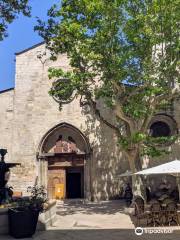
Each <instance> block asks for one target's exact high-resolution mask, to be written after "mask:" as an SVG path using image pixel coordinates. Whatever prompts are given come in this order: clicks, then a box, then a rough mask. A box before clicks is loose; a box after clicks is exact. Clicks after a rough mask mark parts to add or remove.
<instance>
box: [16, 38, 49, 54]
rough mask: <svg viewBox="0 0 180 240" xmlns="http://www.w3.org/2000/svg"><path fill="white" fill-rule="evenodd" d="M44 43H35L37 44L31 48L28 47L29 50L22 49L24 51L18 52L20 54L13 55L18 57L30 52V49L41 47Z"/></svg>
mask: <svg viewBox="0 0 180 240" xmlns="http://www.w3.org/2000/svg"><path fill="white" fill-rule="evenodd" d="M44 43H45V41H43V42H40V43H37V44H34V45H33V46H31V47H29V48H26V49H24V50H22V51H20V52H16V53H15V55H16V56H18V55H20V54H23V53H25V52H27V51H29V50H31V49H34V48H36V47H39V46H41V45H43V44H44Z"/></svg>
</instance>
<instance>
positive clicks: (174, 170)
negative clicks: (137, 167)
mask: <svg viewBox="0 0 180 240" xmlns="http://www.w3.org/2000/svg"><path fill="white" fill-rule="evenodd" d="M135 174H136V175H152V174H170V175H173V176H175V177H177V185H178V190H179V200H180V183H179V178H180V160H174V161H171V162H168V163H164V164H161V165H159V166H156V167H152V168H148V169H145V170H142V171H139V172H137V173H135Z"/></svg>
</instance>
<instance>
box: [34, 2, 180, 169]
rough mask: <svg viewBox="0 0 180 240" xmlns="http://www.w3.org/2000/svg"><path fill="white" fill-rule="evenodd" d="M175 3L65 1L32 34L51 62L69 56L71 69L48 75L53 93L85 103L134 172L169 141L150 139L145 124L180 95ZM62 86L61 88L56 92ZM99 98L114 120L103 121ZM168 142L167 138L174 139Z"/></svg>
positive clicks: (176, 3) (50, 70) (51, 71)
mask: <svg viewBox="0 0 180 240" xmlns="http://www.w3.org/2000/svg"><path fill="white" fill-rule="evenodd" d="M178 3H179V1H178V0H169V1H166V0H160V1H159V0H133V1H131V0H111V1H108V0H63V1H62V3H61V6H53V7H52V8H51V10H49V12H48V14H49V17H50V18H49V20H48V23H45V22H42V21H40V20H39V25H38V26H37V27H36V30H38V31H39V33H40V35H41V36H42V37H43V38H44V39H45V41H46V43H47V47H48V48H49V49H50V51H51V53H52V59H56V56H57V55H58V54H59V53H66V54H67V56H68V58H69V59H70V65H71V67H72V70H70V71H63V70H62V69H49V76H50V78H53V79H59V78H60V79H61V78H62V79H69V81H68V82H65V83H64V82H61V81H59V82H58V83H56V88H52V89H51V91H50V94H51V95H53V96H56V97H58V96H59V97H60V98H63V99H64V98H67V100H68V98H69V97H70V94H69V92H72V91H75V92H76V94H77V95H78V96H81V97H80V101H81V106H83V104H88V105H89V106H90V107H91V108H92V110H93V111H94V113H95V114H96V115H97V117H98V118H99V120H100V121H102V122H103V123H104V124H106V125H107V126H109V127H110V128H111V129H112V131H115V132H116V134H117V137H118V143H119V144H120V145H121V146H122V149H123V150H124V153H125V154H126V156H127V159H128V160H129V166H130V169H131V171H132V172H136V171H137V170H139V169H140V168H141V164H140V161H139V160H140V158H141V156H142V155H150V156H158V155H159V154H160V150H159V149H158V147H157V143H162V142H165V141H168V140H170V139H169V138H167V137H157V138H154V137H152V136H151V135H150V134H149V131H148V128H149V123H150V121H151V119H152V117H153V116H154V114H156V113H157V112H158V111H159V109H160V108H162V106H164V105H166V104H168V103H170V102H171V101H172V100H174V99H175V98H176V97H177V96H178V95H179V78H178V70H179V69H178V60H179V58H178V57H179V32H178V31H179V28H178V25H179V22H180V19H179V11H178V10H179V4H178ZM58 84H59V86H58ZM99 99H101V100H102V99H103V101H104V103H106V105H107V107H108V108H109V109H110V111H111V114H113V116H114V117H115V119H116V123H112V122H111V121H108V120H107V119H106V116H104V115H103V113H102V111H101V109H100V108H98V105H97V101H98V100H99ZM171 140H172V139H171Z"/></svg>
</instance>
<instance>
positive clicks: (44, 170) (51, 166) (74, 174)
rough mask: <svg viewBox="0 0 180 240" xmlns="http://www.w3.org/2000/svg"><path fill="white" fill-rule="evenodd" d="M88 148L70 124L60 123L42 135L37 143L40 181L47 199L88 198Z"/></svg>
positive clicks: (85, 140)
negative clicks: (44, 188) (45, 188)
mask: <svg viewBox="0 0 180 240" xmlns="http://www.w3.org/2000/svg"><path fill="white" fill-rule="evenodd" d="M89 158H90V147H89V143H88V141H87V139H86V137H85V136H84V135H83V134H82V133H81V131H79V130H78V129H77V128H75V127H74V126H72V125H70V124H67V123H61V124H59V125H57V126H55V127H54V128H52V129H51V130H50V131H48V133H46V134H45V136H44V137H43V139H42V141H41V143H40V146H39V156H38V159H39V163H40V164H39V166H40V168H39V176H40V183H41V184H43V185H45V186H46V187H47V190H48V197H49V198H84V197H86V198H89V197H90V195H91V194H90V175H91V174H90V163H89V162H90V161H89Z"/></svg>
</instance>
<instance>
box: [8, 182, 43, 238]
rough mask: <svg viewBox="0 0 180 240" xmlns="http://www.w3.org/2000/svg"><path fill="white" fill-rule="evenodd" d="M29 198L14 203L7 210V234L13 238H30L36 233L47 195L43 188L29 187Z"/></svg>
mask: <svg viewBox="0 0 180 240" xmlns="http://www.w3.org/2000/svg"><path fill="white" fill-rule="evenodd" d="M27 191H28V192H30V196H29V197H26V198H21V199H19V200H18V201H16V202H14V207H11V208H9V210H8V217H9V234H10V235H11V236H12V237H15V238H25V237H32V235H33V234H34V233H35V231H36V226H37V222H38V217H39V213H40V212H42V211H43V209H44V203H45V202H46V201H47V194H46V192H45V189H44V187H43V186H40V187H39V186H37V185H36V186H34V187H29V188H28V190H27Z"/></svg>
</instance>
